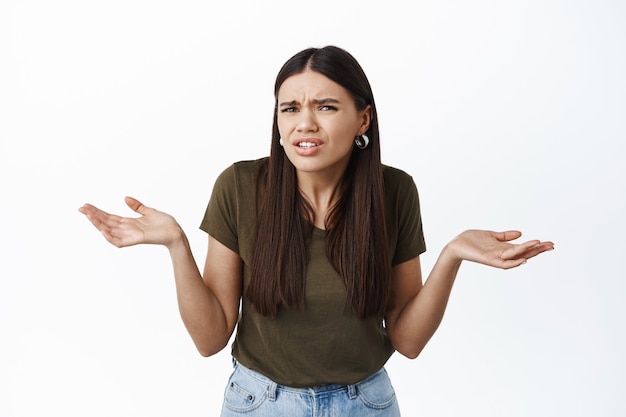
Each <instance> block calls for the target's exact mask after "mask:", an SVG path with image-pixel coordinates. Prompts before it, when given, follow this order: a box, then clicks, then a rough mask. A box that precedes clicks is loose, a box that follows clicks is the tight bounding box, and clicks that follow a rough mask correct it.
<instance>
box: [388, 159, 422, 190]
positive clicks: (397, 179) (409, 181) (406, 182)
mask: <svg viewBox="0 0 626 417" xmlns="http://www.w3.org/2000/svg"><path fill="white" fill-rule="evenodd" d="M383 181H384V184H385V190H386V191H387V192H390V191H391V192H393V191H401V190H403V189H406V188H407V187H409V188H414V187H415V181H414V180H413V177H412V176H411V175H410V174H408V173H407V172H406V171H403V170H402V169H399V168H395V167H392V166H389V165H383Z"/></svg>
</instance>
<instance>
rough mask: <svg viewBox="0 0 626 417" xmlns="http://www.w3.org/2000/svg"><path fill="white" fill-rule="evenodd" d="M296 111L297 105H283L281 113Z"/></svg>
mask: <svg viewBox="0 0 626 417" xmlns="http://www.w3.org/2000/svg"><path fill="white" fill-rule="evenodd" d="M295 111H296V108H295V107H283V108H282V109H280V112H281V113H294V112H295Z"/></svg>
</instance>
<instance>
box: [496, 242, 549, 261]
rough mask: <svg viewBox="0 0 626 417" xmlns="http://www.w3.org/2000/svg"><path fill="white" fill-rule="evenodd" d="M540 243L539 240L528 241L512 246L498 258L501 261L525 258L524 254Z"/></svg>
mask: <svg viewBox="0 0 626 417" xmlns="http://www.w3.org/2000/svg"><path fill="white" fill-rule="evenodd" d="M539 243H540V241H539V240H529V241H528V242H524V243H520V244H518V245H512V246H511V247H509V248H508V249H506V250H505V251H504V252H502V254H501V255H500V257H501V258H502V259H517V258H525V254H526V253H527V252H528V251H529V250H530V249H531V248H533V247H535V246H537V245H538V244H539Z"/></svg>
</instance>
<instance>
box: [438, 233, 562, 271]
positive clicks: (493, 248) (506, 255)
mask: <svg viewBox="0 0 626 417" xmlns="http://www.w3.org/2000/svg"><path fill="white" fill-rule="evenodd" d="M520 236H522V232H520V231H517V230H508V231H505V232H492V231H489V230H466V231H465V232H463V233H461V234H460V235H458V236H457V237H456V238H454V239H453V240H452V241H451V242H450V244H449V245H448V246H449V248H450V250H451V251H452V254H454V255H455V257H456V258H457V259H458V260H459V261H461V260H467V261H472V262H478V263H481V264H485V265H489V266H493V267H496V268H502V269H510V268H515V267H517V266H520V265H522V264H524V263H526V261H527V260H528V259H530V258H533V257H535V256H537V255H539V254H540V253H542V252H545V251H548V250H552V249H554V244H553V243H552V242H541V241H539V240H529V241H527V242H524V243H519V244H513V243H510V242H511V241H512V240H515V239H517V238H519V237H520Z"/></svg>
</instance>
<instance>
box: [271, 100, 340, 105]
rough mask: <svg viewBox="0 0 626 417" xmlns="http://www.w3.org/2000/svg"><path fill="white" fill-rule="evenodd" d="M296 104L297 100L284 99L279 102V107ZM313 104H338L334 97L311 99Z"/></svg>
mask: <svg viewBox="0 0 626 417" xmlns="http://www.w3.org/2000/svg"><path fill="white" fill-rule="evenodd" d="M296 104H298V101H297V100H291V101H285V102H283V103H280V105H279V106H280V107H285V106H287V107H292V106H295V105H296ZM313 104H317V105H323V104H339V100H337V99H334V98H321V99H314V100H313Z"/></svg>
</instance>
